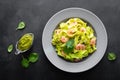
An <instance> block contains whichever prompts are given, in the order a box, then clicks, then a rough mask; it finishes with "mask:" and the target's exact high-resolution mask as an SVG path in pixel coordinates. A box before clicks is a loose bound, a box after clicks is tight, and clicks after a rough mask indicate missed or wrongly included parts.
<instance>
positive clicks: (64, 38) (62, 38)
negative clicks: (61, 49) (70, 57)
mask: <svg viewBox="0 0 120 80" xmlns="http://www.w3.org/2000/svg"><path fill="white" fill-rule="evenodd" d="M60 41H61V42H62V43H65V42H67V41H68V38H66V37H65V36H62V37H61V39H60Z"/></svg>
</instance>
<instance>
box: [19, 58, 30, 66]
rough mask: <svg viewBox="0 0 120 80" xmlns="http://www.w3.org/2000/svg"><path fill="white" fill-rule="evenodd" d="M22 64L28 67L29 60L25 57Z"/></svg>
mask: <svg viewBox="0 0 120 80" xmlns="http://www.w3.org/2000/svg"><path fill="white" fill-rule="evenodd" d="M21 65H22V67H24V68H28V67H29V61H28V60H27V59H26V58H23V59H22V61H21Z"/></svg>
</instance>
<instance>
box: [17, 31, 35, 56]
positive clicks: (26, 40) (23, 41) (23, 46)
mask: <svg viewBox="0 0 120 80" xmlns="http://www.w3.org/2000/svg"><path fill="white" fill-rule="evenodd" d="M33 41H34V34H33V33H26V34H24V35H23V36H22V37H21V38H20V39H19V40H18V42H17V43H16V52H15V54H16V55H18V54H20V53H24V52H26V51H27V50H29V49H30V48H31V46H32V44H33Z"/></svg>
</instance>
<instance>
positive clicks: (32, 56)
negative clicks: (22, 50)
mask: <svg viewBox="0 0 120 80" xmlns="http://www.w3.org/2000/svg"><path fill="white" fill-rule="evenodd" d="M38 58H39V55H38V54H37V53H31V54H30V56H29V57H28V59H29V62H31V63H34V62H36V61H37V60H38Z"/></svg>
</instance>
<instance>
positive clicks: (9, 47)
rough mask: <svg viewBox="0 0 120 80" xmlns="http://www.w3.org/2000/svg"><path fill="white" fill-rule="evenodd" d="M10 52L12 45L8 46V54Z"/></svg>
mask: <svg viewBox="0 0 120 80" xmlns="http://www.w3.org/2000/svg"><path fill="white" fill-rule="evenodd" d="M12 50H13V44H10V45H9V46H8V52H9V53H11V52H12Z"/></svg>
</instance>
